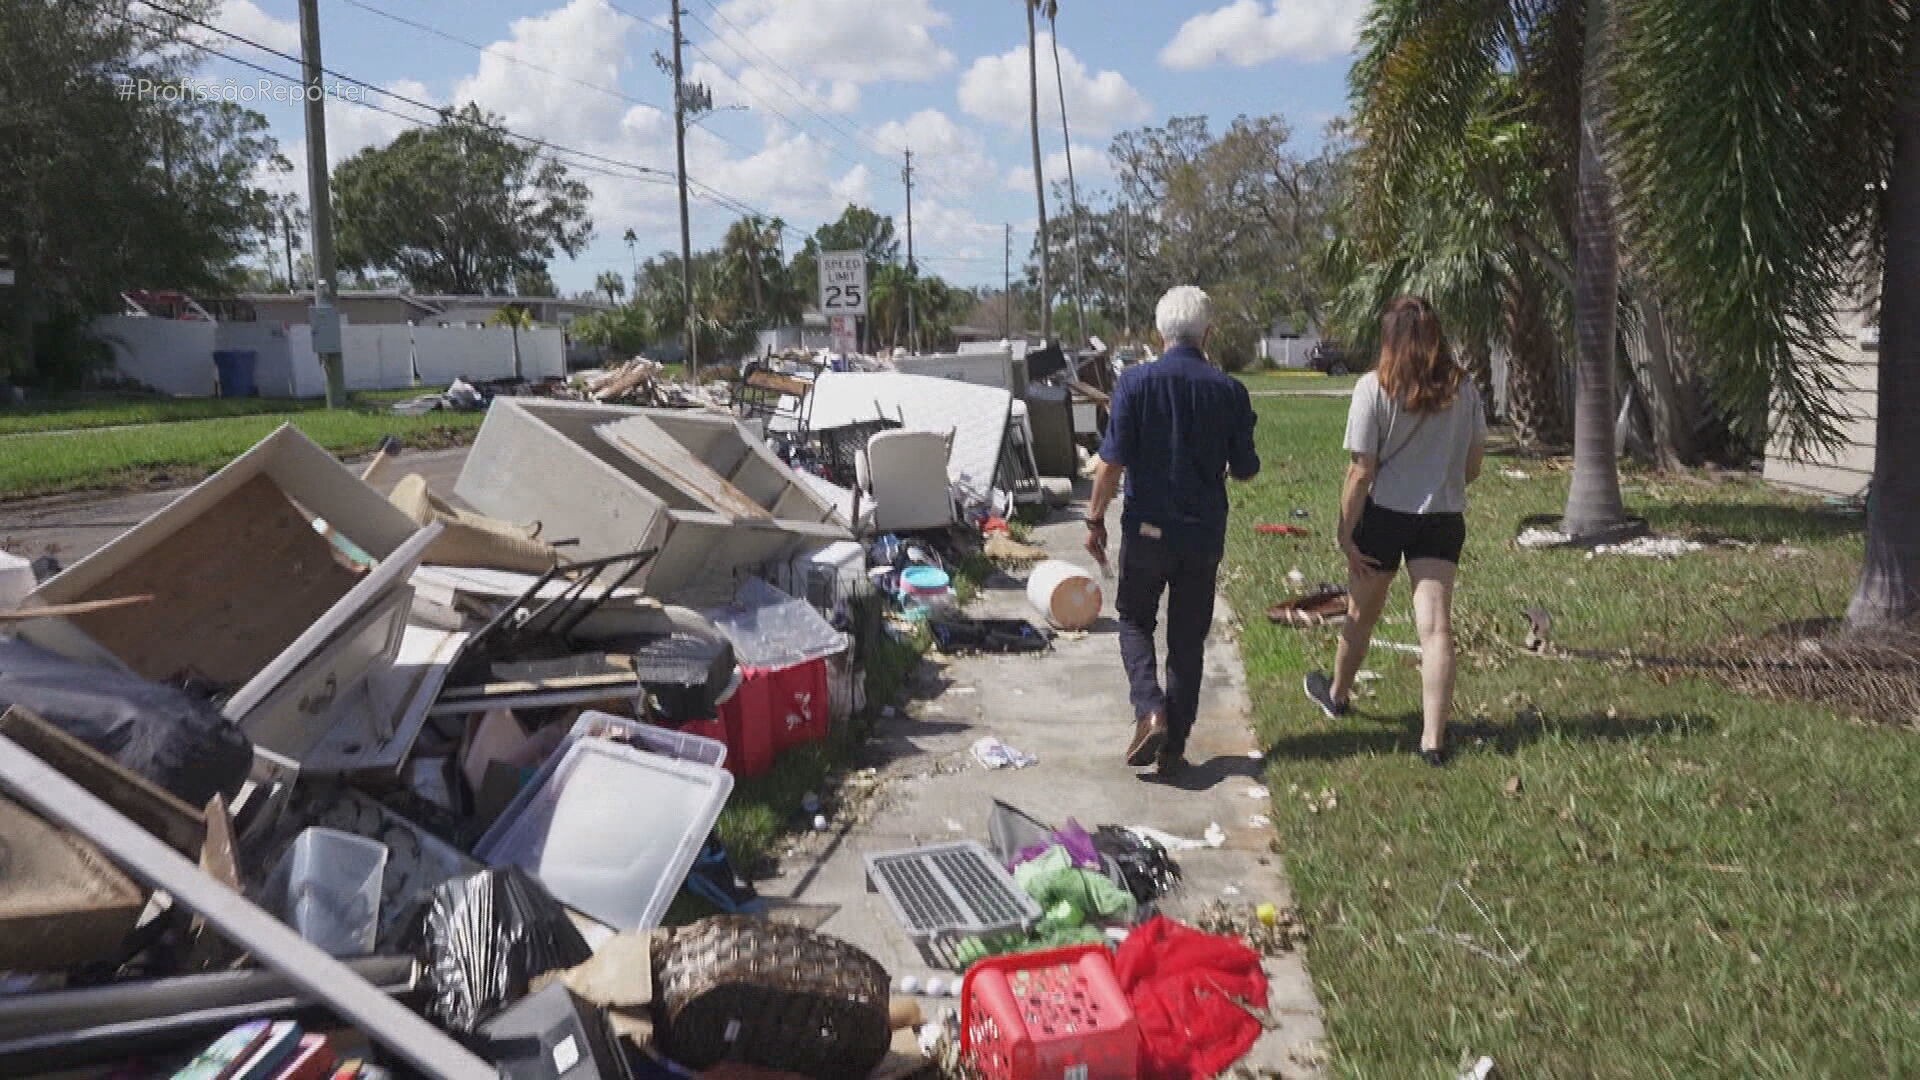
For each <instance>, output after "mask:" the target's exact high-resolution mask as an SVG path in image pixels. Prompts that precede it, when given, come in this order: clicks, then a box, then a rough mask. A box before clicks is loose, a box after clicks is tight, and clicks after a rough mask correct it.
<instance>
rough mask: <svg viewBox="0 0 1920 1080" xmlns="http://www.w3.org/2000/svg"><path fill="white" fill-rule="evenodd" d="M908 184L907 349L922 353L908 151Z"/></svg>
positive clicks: (918, 272)
mask: <svg viewBox="0 0 1920 1080" xmlns="http://www.w3.org/2000/svg"><path fill="white" fill-rule="evenodd" d="M901 175H902V176H903V177H904V178H905V179H906V182H907V348H909V349H911V350H912V351H914V352H915V353H918V352H919V351H920V320H919V317H918V315H917V314H916V313H915V311H914V303H913V294H914V291H915V286H917V285H919V283H920V268H919V267H918V266H916V265H914V262H913V150H912V148H911V147H909V148H908V150H907V167H906V169H905V171H904V172H902V174H901Z"/></svg>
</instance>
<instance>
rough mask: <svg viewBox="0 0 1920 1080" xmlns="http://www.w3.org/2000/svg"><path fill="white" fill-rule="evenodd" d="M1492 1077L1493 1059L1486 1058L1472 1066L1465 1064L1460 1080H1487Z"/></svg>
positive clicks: (1483, 1057)
mask: <svg viewBox="0 0 1920 1080" xmlns="http://www.w3.org/2000/svg"><path fill="white" fill-rule="evenodd" d="M1492 1075H1493V1059H1492V1058H1490V1057H1485V1056H1482V1057H1481V1058H1480V1059H1479V1060H1477V1061H1474V1062H1472V1063H1471V1064H1465V1063H1463V1064H1462V1066H1461V1069H1460V1080H1487V1078H1488V1077H1490V1076H1492Z"/></svg>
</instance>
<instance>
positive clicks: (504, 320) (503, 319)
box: [487, 304, 534, 379]
mask: <svg viewBox="0 0 1920 1080" xmlns="http://www.w3.org/2000/svg"><path fill="white" fill-rule="evenodd" d="M487 325H488V326H504V327H507V328H509V329H511V330H512V331H513V377H514V378H516V379H519V378H524V376H523V375H522V374H521V371H520V331H522V330H531V329H533V326H534V322H533V312H532V310H530V309H529V308H527V307H525V306H523V305H521V304H507V305H505V306H504V307H501V308H500V309H498V310H497V311H495V312H494V313H493V314H492V315H491V316H489V317H488V319H487Z"/></svg>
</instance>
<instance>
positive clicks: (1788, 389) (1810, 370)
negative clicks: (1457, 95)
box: [1610, 0, 1920, 628]
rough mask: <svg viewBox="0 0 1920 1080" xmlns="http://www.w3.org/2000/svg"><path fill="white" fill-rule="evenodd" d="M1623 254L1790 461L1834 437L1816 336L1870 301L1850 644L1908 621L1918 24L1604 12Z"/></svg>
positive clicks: (1706, 2) (1916, 309)
mask: <svg viewBox="0 0 1920 1080" xmlns="http://www.w3.org/2000/svg"><path fill="white" fill-rule="evenodd" d="M1619 4H1620V18H1619V28H1620V31H1619V37H1618V44H1617V54H1618V59H1617V64H1616V66H1615V72H1614V77H1613V80H1612V83H1611V85H1610V90H1611V91H1612V92H1613V94H1614V95H1616V98H1617V105H1616V109H1615V124H1614V131H1615V140H1614V143H1613V150H1614V154H1615V161H1616V163H1617V165H1618V171H1619V175H1620V181H1621V184H1620V186H1621V196H1622V202H1623V205H1624V206H1625V207H1626V214H1625V217H1626V222H1627V227H1628V234H1629V237H1630V239H1632V240H1633V241H1635V242H1636V243H1637V244H1638V245H1640V246H1641V247H1643V248H1644V249H1645V250H1646V252H1647V253H1648V262H1649V263H1650V264H1651V266H1652V267H1653V268H1654V271H1655V272H1656V274H1657V275H1658V276H1659V278H1660V280H1661V282H1662V283H1663V285H1665V286H1666V287H1667V288H1668V291H1669V294H1670V297H1671V300H1672V301H1673V306H1674V308H1675V310H1676V312H1677V314H1678V315H1679V316H1680V318H1681V319H1683V320H1684V322H1685V323H1686V324H1687V326H1688V328H1689V330H1690V331H1691V333H1693V334H1694V335H1696V336H1698V337H1699V338H1700V339H1702V340H1705V341H1710V342H1713V343H1714V351H1715V360H1716V368H1717V369H1718V370H1719V371H1720V373H1721V378H1720V380H1719V382H1718V384H1717V386H1718V387H1719V388H1720V390H1721V391H1722V392H1723V394H1724V395H1725V397H1726V398H1727V399H1728V402H1729V404H1730V405H1731V407H1732V411H1733V413H1734V415H1735V418H1736V422H1738V423H1741V424H1746V425H1755V424H1758V425H1760V431H1759V432H1756V434H1760V435H1771V436H1772V437H1773V438H1774V440H1775V442H1776V444H1777V445H1778V446H1779V447H1780V448H1781V449H1784V450H1785V451H1787V452H1788V453H1791V454H1799V453H1803V452H1806V451H1810V450H1814V449H1817V448H1820V447H1822V446H1824V445H1829V444H1831V443H1832V442H1833V440H1834V439H1835V438H1836V436H1837V435H1838V425H1839V423H1840V422H1841V420H1842V417H1841V416H1840V414H1839V412H1838V410H1837V409H1836V408H1835V407H1834V406H1833V404H1832V396H1833V392H1834V389H1835V385H1836V377H1837V371H1836V366H1835V365H1836V358H1835V356H1834V353H1833V342H1834V341H1835V340H1836V339H1837V338H1838V336H1839V331H1838V328H1837V326H1836V320H1835V316H1836V313H1837V311H1838V310H1839V309H1840V308H1841V307H1842V306H1843V305H1845V306H1854V305H1858V304H1860V303H1862V302H1867V303H1871V301H1872V300H1873V299H1874V297H1873V295H1872V294H1873V292H1874V291H1875V286H1876V285H1877V286H1878V293H1879V295H1878V297H1877V299H1878V306H1879V313H1880V326H1881V334H1880V355H1879V360H1880V363H1879V395H1880V396H1879V408H1878V410H1877V418H1876V420H1875V422H1874V432H1875V440H1876V453H1875V456H1874V473H1873V480H1872V484H1871V487H1870V488H1869V497H1868V501H1867V506H1868V513H1867V554H1866V560H1865V563H1864V566H1863V568H1862V572H1861V577H1860V582H1859V586H1858V588H1857V590H1856V591H1855V594H1854V596H1853V600H1852V603H1851V604H1850V606H1849V609H1848V618H1849V621H1850V623H1851V624H1852V625H1854V626H1855V627H1860V628H1869V627H1883V626H1888V625H1891V624H1895V623H1902V622H1910V621H1912V620H1913V619H1914V618H1915V617H1916V616H1920V470H1916V469H1915V468H1914V467H1913V465H1912V462H1913V460H1914V459H1915V456H1916V454H1920V18H1916V14H1920V13H1916V11H1915V9H1914V4H1913V3H1912V2H1911V0H1893V2H1886V3H1860V4H1798V5H1784V6H1776V5H1771V4H1761V3H1756V2H1753V0H1619Z"/></svg>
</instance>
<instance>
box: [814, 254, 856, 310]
mask: <svg viewBox="0 0 1920 1080" xmlns="http://www.w3.org/2000/svg"><path fill="white" fill-rule="evenodd" d="M820 313H821V314H822V315H865V314H866V313H867V255H866V253H865V252H863V251H824V252H821V253H820Z"/></svg>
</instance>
